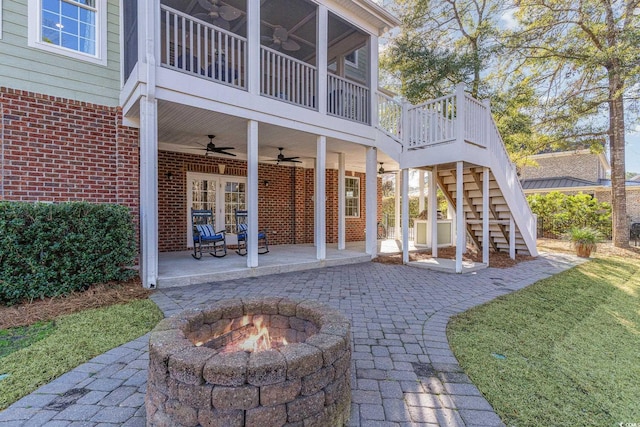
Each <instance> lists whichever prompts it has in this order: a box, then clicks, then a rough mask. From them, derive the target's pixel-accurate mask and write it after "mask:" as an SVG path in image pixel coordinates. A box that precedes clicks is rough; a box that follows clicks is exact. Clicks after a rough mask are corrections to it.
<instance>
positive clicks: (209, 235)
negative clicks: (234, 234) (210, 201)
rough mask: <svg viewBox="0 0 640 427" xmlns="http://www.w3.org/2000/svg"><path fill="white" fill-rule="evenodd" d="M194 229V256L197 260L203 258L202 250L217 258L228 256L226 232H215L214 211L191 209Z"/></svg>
mask: <svg viewBox="0 0 640 427" xmlns="http://www.w3.org/2000/svg"><path fill="white" fill-rule="evenodd" d="M191 225H192V228H193V254H192V256H193V257H194V258H195V259H200V258H202V250H203V249H204V250H206V251H209V254H211V255H212V256H214V257H216V258H222V257H223V256H225V255H226V254H227V239H226V236H225V232H224V230H222V231H215V228H214V220H213V211H212V210H209V209H193V208H192V209H191Z"/></svg>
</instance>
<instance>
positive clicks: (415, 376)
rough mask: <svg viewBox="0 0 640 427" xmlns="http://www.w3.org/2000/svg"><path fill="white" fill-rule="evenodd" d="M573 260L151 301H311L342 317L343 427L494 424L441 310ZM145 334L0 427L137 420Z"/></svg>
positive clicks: (33, 398) (254, 286)
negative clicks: (347, 340) (346, 369)
mask: <svg viewBox="0 0 640 427" xmlns="http://www.w3.org/2000/svg"><path fill="white" fill-rule="evenodd" d="M581 262H584V260H582V259H579V258H577V257H575V256H572V255H567V254H541V255H540V257H538V258H537V259H535V260H532V261H527V262H521V263H519V264H517V265H516V266H514V267H511V268H506V269H495V268H486V269H483V270H480V271H477V272H473V273H465V274H448V273H441V272H436V271H430V270H424V269H419V268H413V267H409V266H403V265H385V264H380V263H372V262H366V263H359V264H351V265H342V266H335V267H328V268H321V269H315V270H308V271H301V272H292V273H285V274H275V275H269V276H263V277H259V278H256V277H252V278H244V279H238V280H231V281H227V282H219V283H208V284H200V285H192V286H184V287H176V288H168V289H160V290H157V291H156V292H155V293H154V294H153V295H152V299H153V300H154V301H155V302H156V303H157V304H158V306H159V307H160V308H161V309H162V311H163V312H164V313H165V315H167V316H169V315H172V314H174V313H178V312H180V311H182V310H183V309H186V308H191V307H199V306H205V305H207V304H210V303H212V302H214V301H218V300H221V299H227V298H243V297H261V296H282V297H289V298H294V299H311V300H316V301H320V302H323V303H325V304H327V305H329V306H331V307H334V308H336V309H338V310H340V311H341V312H343V313H344V314H345V315H346V316H347V317H349V318H350V320H351V324H352V352H353V353H352V354H353V356H352V366H351V375H352V378H351V388H352V394H351V396H352V407H351V419H350V422H349V425H350V426H367V427H368V426H389V427H401V426H436V425H440V426H480V425H485V426H487V425H489V426H498V425H502V423H501V421H500V419H499V418H498V416H497V415H496V414H495V413H494V411H493V409H492V407H491V406H490V405H489V403H488V402H487V401H486V400H485V399H484V397H483V396H482V394H481V393H480V392H479V391H478V389H477V388H476V387H475V386H474V385H473V384H472V383H471V381H470V379H469V378H468V377H467V376H466V375H465V374H464V372H462V370H461V369H460V366H459V365H458V362H457V360H456V358H455V357H454V355H453V353H452V352H451V349H450V348H449V344H448V342H447V336H446V325H447V323H448V321H449V318H450V317H451V316H453V315H455V314H456V313H459V312H463V311H465V310H467V309H469V308H471V307H473V306H476V305H478V304H482V303H485V302H487V301H490V300H492V299H494V298H496V297H498V296H500V295H504V294H508V293H510V292H513V291H515V290H518V289H521V288H523V287H525V286H528V285H530V284H532V283H534V282H536V281H538V280H540V279H543V278H546V277H549V276H551V275H554V274H556V273H558V272H561V271H563V270H566V269H568V268H571V267H572V266H575V265H577V264H579V263H581ZM147 342H148V335H145V336H143V337H140V338H138V339H136V340H134V341H131V342H130V343H127V344H125V345H123V346H120V347H118V348H115V349H113V350H110V351H108V352H106V353H104V354H102V355H100V356H97V357H96V358H94V359H93V360H91V361H89V362H87V363H85V364H83V365H81V366H79V367H78V368H76V369H74V370H72V371H71V372H69V373H67V374H64V375H63V376H61V377H60V378H58V379H56V380H54V381H52V382H50V383H49V384H47V385H44V386H42V387H40V388H39V389H38V390H36V391H35V392H34V393H32V394H30V395H28V396H26V397H24V398H23V399H21V400H19V401H18V402H16V403H15V404H13V405H12V406H10V407H9V408H8V409H6V410H5V411H2V412H0V426H12V427H13V426H38V425H47V426H76V425H78V426H80V425H82V426H89V427H92V426H98V425H100V426H115V425H123V426H143V425H145V422H146V415H145V409H144V393H145V391H146V375H147V365H148V353H147Z"/></svg>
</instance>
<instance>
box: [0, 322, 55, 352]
mask: <svg viewBox="0 0 640 427" xmlns="http://www.w3.org/2000/svg"><path fill="white" fill-rule="evenodd" d="M55 327H56V325H55V322H53V321H51V322H38V323H35V324H33V325H30V326H22V327H18V328H10V329H3V330H0V359H1V358H3V357H5V356H8V355H9V354H11V353H13V352H14V351H18V350H20V349H21V348H25V347H28V346H30V345H31V344H33V343H34V342H37V341H40V340H41V339H44V338H46V337H48V336H49V335H51V334H52V333H53V331H54V330H55Z"/></svg>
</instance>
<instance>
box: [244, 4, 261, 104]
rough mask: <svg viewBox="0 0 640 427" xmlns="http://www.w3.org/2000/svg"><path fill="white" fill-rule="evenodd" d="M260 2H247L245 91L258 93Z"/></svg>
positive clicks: (259, 72)
mask: <svg viewBox="0 0 640 427" xmlns="http://www.w3.org/2000/svg"><path fill="white" fill-rule="evenodd" d="M260 67H261V65H260V0H247V90H248V92H249V93H251V94H255V95H258V94H259V93H260V75H261V70H260Z"/></svg>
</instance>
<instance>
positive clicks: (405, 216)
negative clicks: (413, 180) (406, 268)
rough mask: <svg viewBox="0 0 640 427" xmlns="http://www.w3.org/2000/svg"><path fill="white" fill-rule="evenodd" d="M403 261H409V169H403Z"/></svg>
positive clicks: (404, 262)
mask: <svg viewBox="0 0 640 427" xmlns="http://www.w3.org/2000/svg"><path fill="white" fill-rule="evenodd" d="M402 230H403V233H402V263H403V264H406V263H408V262H409V169H402Z"/></svg>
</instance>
